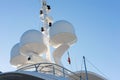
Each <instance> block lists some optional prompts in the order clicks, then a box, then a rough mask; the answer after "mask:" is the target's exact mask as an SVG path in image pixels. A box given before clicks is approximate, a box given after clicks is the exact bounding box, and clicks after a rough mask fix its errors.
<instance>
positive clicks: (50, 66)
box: [17, 63, 80, 80]
mask: <svg viewBox="0 0 120 80" xmlns="http://www.w3.org/2000/svg"><path fill="white" fill-rule="evenodd" d="M23 70H24V71H29V70H30V71H36V72H41V73H45V74H52V75H55V76H58V77H59V76H60V77H66V78H69V79H70V80H80V76H78V75H77V74H75V73H74V72H72V71H70V70H68V69H66V68H64V67H62V66H60V65H57V64H54V63H37V64H32V65H28V66H24V67H22V68H20V69H18V70H17V71H23ZM71 75H72V77H71ZM73 76H74V77H73Z"/></svg>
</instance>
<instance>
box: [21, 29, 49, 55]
mask: <svg viewBox="0 0 120 80" xmlns="http://www.w3.org/2000/svg"><path fill="white" fill-rule="evenodd" d="M46 51H47V47H46V45H45V44H44V41H43V34H42V33H41V32H40V31H37V30H28V31H26V32H25V33H24V34H23V35H22V37H21V39H20V52H21V54H23V55H27V56H29V55H30V54H31V53H35V54H41V53H44V52H46Z"/></svg>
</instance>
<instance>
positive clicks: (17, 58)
mask: <svg viewBox="0 0 120 80" xmlns="http://www.w3.org/2000/svg"><path fill="white" fill-rule="evenodd" d="M26 62H27V58H26V57H25V56H23V55H21V54H20V52H19V43H18V44H16V45H14V46H13V48H12V50H11V58H10V63H11V64H12V65H14V66H19V65H22V64H25V63H26Z"/></svg>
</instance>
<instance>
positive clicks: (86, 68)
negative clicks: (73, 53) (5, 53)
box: [83, 56, 88, 80]
mask: <svg viewBox="0 0 120 80" xmlns="http://www.w3.org/2000/svg"><path fill="white" fill-rule="evenodd" d="M83 60H84V67H85V75H86V80H88V74H87V67H86V62H85V56H83Z"/></svg>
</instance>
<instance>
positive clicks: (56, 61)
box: [0, 0, 106, 80]
mask: <svg viewBox="0 0 120 80" xmlns="http://www.w3.org/2000/svg"><path fill="white" fill-rule="evenodd" d="M41 3H42V8H41V9H40V18H41V21H42V22H43V26H42V27H41V31H39V30H34V29H31V30H28V31H26V32H24V33H23V35H22V36H21V38H20V41H19V43H17V44H15V45H14V46H13V48H12V50H11V59H10V63H11V65H13V66H15V67H16V68H17V70H16V71H14V72H7V73H0V80H23V79H24V80H106V79H105V78H103V77H102V76H99V75H97V74H95V73H93V72H89V71H88V72H87V74H88V75H87V77H88V79H87V78H86V75H85V71H78V72H72V71H70V70H68V69H66V68H64V67H63V65H62V63H61V58H62V56H63V54H64V53H65V52H66V51H67V50H68V49H69V48H70V47H71V46H72V45H73V44H74V43H76V41H77V37H76V34H75V30H74V28H73V25H72V24H71V23H70V22H68V21H66V20H59V21H56V22H53V20H52V17H51V16H49V15H48V13H49V12H50V9H51V7H50V5H48V4H47V2H46V0H41ZM50 46H52V47H53V48H54V51H53V53H51V50H50ZM43 55H45V56H46V57H43ZM51 55H52V57H51ZM52 59H53V60H52Z"/></svg>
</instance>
